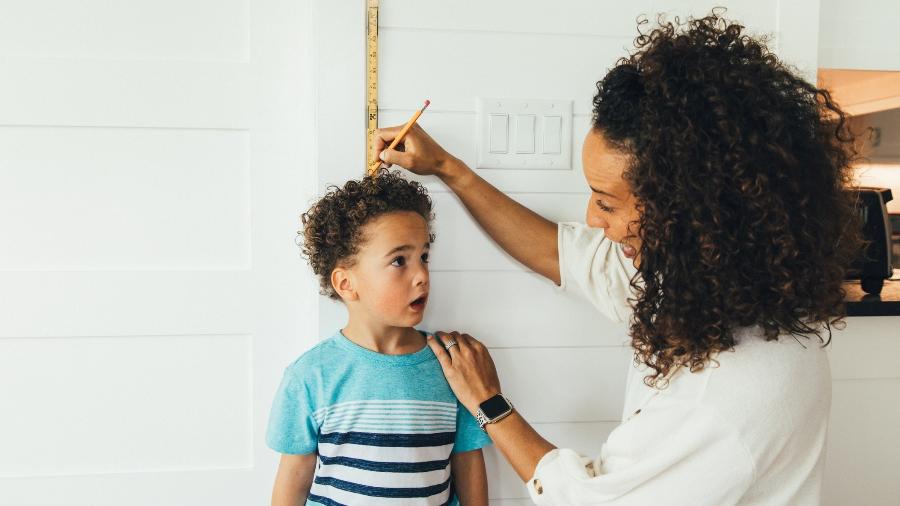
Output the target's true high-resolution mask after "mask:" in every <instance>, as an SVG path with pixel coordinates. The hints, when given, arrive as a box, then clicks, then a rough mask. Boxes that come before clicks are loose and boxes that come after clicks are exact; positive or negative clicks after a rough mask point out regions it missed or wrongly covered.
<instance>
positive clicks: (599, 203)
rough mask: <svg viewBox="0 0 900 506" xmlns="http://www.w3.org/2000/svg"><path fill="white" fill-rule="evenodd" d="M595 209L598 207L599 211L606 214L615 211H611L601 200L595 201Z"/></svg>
mask: <svg viewBox="0 0 900 506" xmlns="http://www.w3.org/2000/svg"><path fill="white" fill-rule="evenodd" d="M597 207H599V208H600V210H601V211H603V212H606V213H611V212H613V211H615V209H613V208H611V207H609V206H607V205H604V204H603V201H602V200H598V201H597Z"/></svg>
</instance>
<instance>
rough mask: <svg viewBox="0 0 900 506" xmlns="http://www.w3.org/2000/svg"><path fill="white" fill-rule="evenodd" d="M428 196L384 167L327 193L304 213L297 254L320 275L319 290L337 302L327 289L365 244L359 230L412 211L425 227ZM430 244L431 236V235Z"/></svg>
mask: <svg viewBox="0 0 900 506" xmlns="http://www.w3.org/2000/svg"><path fill="white" fill-rule="evenodd" d="M431 209H432V205H431V197H429V196H428V191H427V190H426V189H425V187H424V186H422V185H421V184H419V183H417V182H415V181H408V180H406V179H404V178H403V177H402V176H401V175H400V172H399V171H394V172H390V171H388V170H385V169H382V170H380V171H379V172H378V173H377V174H375V175H374V176H366V177H364V178H363V179H361V180H359V181H356V180H350V181H347V182H346V183H345V184H344V186H343V187H337V186H330V187H329V188H328V192H327V193H326V194H325V196H323V197H322V198H321V199H319V200H318V201H317V202H316V203H315V204H313V205H312V207H310V208H309V210H308V211H306V212H305V213H303V215H302V217H301V221H302V223H303V229H302V230H300V231H299V232H298V233H297V235H298V239H299V240H301V241H302V244H301V251H302V253H303V256H304V257H305V258H306V259H307V260H308V261H309V265H310V267H312V270H313V272H314V273H315V274H316V275H317V276H318V277H319V291H320V293H321V294H322V295H326V296H328V297H329V298H332V299H335V300H340V296H339V295H338V294H337V292H335V291H334V287H332V286H331V272H332V271H333V270H334V268H335V267H337V266H339V265H343V266H346V267H350V266H352V265H353V263H354V255H356V253H357V252H359V247H360V246H361V245H362V242H363V241H364V240H365V238H364V237H362V227H363V226H364V225H365V224H366V223H368V222H370V221H371V220H373V219H375V218H376V217H378V216H380V215H382V214H386V213H390V212H395V211H412V212H414V213H417V214H418V215H419V216H421V217H422V218H424V219H425V221H426V223H428V225H429V228H430V225H431V220H432V219H434V214H433V213H432V210H431ZM428 240H429V242H431V241H434V235H433V234H429V236H428Z"/></svg>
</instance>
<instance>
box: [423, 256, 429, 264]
mask: <svg viewBox="0 0 900 506" xmlns="http://www.w3.org/2000/svg"><path fill="white" fill-rule="evenodd" d="M422 262H423V263H426V264H427V263H428V253H424V254H422Z"/></svg>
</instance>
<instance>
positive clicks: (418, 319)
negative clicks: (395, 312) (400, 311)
mask: <svg viewBox="0 0 900 506" xmlns="http://www.w3.org/2000/svg"><path fill="white" fill-rule="evenodd" d="M424 317H425V315H424V314H422V313H419V314H417V315H412V316H408V317H404V318H397V319H396V320H395V321H393V322H391V324H392V325H393V326H394V327H415V326H416V325H418V324H420V323H422V320H423V319H424Z"/></svg>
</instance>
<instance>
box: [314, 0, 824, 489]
mask: <svg viewBox="0 0 900 506" xmlns="http://www.w3.org/2000/svg"><path fill="white" fill-rule="evenodd" d="M353 3H354V2H346V3H340V2H333V3H328V2H327V1H326V0H320V1H319V2H317V6H318V8H319V17H318V20H317V21H316V23H317V25H320V26H323V25H327V27H328V28H327V29H326V30H323V31H321V32H320V33H321V34H322V36H321V37H320V38H319V39H318V42H317V44H318V46H319V47H318V54H319V66H320V68H323V67H324V68H325V70H324V73H323V76H324V77H323V78H321V79H320V80H319V98H318V100H317V103H318V104H319V112H318V116H317V117H318V120H319V124H320V128H319V140H318V144H317V146H318V169H319V176H318V178H319V185H320V188H321V187H323V186H324V185H326V184H329V183H342V182H343V181H345V180H346V179H348V178H357V177H359V176H360V174H361V172H362V169H361V168H362V167H363V166H364V158H365V155H364V152H363V151H364V148H363V146H364V137H363V132H364V125H363V120H364V117H363V114H362V112H361V111H364V110H365V109H364V96H363V84H364V75H363V69H364V60H363V56H364V53H363V47H364V46H363V37H364V30H363V28H362V27H363V26H364V10H363V8H362V6H361V5H350V4H353ZM723 3H724V4H725V5H726V6H728V7H729V16H731V17H734V18H737V19H740V20H741V21H742V22H744V23H745V24H746V25H748V26H749V27H750V29H751V30H752V31H753V32H755V33H762V34H771V35H774V36H776V44H777V47H778V49H779V51H780V52H781V53H782V54H783V55H784V57H785V58H786V59H787V60H789V61H791V62H792V63H794V64H795V65H797V66H798V67H799V68H800V69H801V70H803V71H804V72H806V73H807V74H809V75H813V76H814V75H815V68H816V64H815V57H816V52H815V47H816V40H817V39H816V35H817V33H816V26H815V25H816V23H814V24H813V26H811V27H810V26H807V25H809V23H808V22H807V21H808V19H809V18H810V17H812V18H813V19H815V20H816V21H817V19H818V2H817V1H808V0H807V1H802V2H791V3H786V2H778V1H777V0H767V1H763V2H751V1H732V2H711V1H709V2H707V1H670V2H657V1H649V0H644V1H638V2H597V1H592V0H564V1H558V2H552V3H547V2H537V1H533V2H522V1H514V0H497V1H491V2H479V1H475V0H462V1H452V2H446V1H437V0H429V1H423V0H381V10H380V18H379V39H380V46H379V52H380V62H379V96H378V99H379V115H380V118H379V122H380V124H381V125H396V124H402V123H404V122H405V121H406V120H407V119H408V118H409V116H410V115H411V114H412V113H413V111H414V110H415V108H417V107H418V106H419V104H421V102H422V101H423V100H424V99H426V98H428V99H430V100H431V102H432V104H431V106H430V107H429V109H428V111H427V112H426V113H425V114H424V115H423V116H422V118H420V120H419V122H420V124H421V125H422V126H423V127H424V128H425V129H426V130H428V131H429V132H430V133H431V135H432V136H433V137H435V138H436V139H437V140H438V141H439V142H441V143H442V144H443V145H444V146H445V147H446V148H447V149H448V150H449V151H451V152H452V153H454V154H455V155H456V156H458V157H460V158H462V159H463V160H464V161H465V162H467V163H468V164H469V165H470V166H472V167H475V141H476V139H475V132H476V117H475V104H476V98H477V97H479V96H490V97H501V98H507V97H508V98H558V99H569V100H573V101H574V121H573V128H574V135H573V145H572V150H573V161H574V167H573V170H571V171H540V170H480V171H479V172H480V173H481V175H482V176H483V177H485V178H486V179H487V180H489V181H490V182H492V183H493V184H495V185H496V186H498V187H499V188H500V189H501V190H503V191H505V192H507V193H509V194H510V195H511V196H512V197H513V198H515V199H517V200H518V201H520V202H522V203H523V204H525V205H527V206H528V207H530V208H532V209H534V210H536V211H537V212H539V213H541V214H542V215H544V216H547V217H548V218H550V219H553V220H557V221H563V220H574V221H579V220H582V219H583V216H584V210H585V206H586V204H587V200H588V193H587V192H586V187H585V185H584V182H583V179H582V175H581V160H580V153H581V142H582V139H583V136H584V134H585V133H586V132H587V130H588V127H589V124H590V109H591V97H592V95H593V93H594V91H595V86H594V83H595V82H596V81H597V80H598V79H599V78H601V77H602V76H603V75H604V74H605V72H606V71H607V69H608V68H609V67H611V66H612V65H613V64H614V63H615V61H616V59H617V58H619V57H621V56H623V55H625V54H626V53H627V50H628V48H630V47H632V40H633V38H634V36H635V34H636V24H635V20H636V18H637V17H638V15H640V14H650V15H651V16H655V13H657V12H661V11H666V12H669V13H674V14H681V15H684V14H686V13H692V14H698V15H702V14H705V13H706V12H708V10H709V9H710V8H712V7H714V6H716V5H721V4H723ZM782 4H785V5H782ZM788 4H789V5H788ZM338 20H340V26H338ZM325 73H327V75H325ZM326 108H327V111H326ZM348 138H349V140H348ZM348 142H349V145H350V146H358V151H356V150H354V149H347V147H348ZM476 170H477V169H476ZM421 180H422V181H424V182H425V183H426V185H427V186H428V188H429V189H430V191H431V192H432V197H433V199H434V201H435V206H436V215H437V218H436V233H437V242H436V244H435V247H434V250H433V253H432V255H433V261H432V264H431V267H432V284H433V288H432V299H431V303H430V304H429V309H428V314H427V316H426V319H425V322H424V324H423V326H424V327H426V328H429V329H433V330H447V329H459V330H463V331H466V332H469V333H471V334H472V335H475V336H477V337H479V338H480V339H482V340H483V341H485V342H486V343H487V344H488V345H489V346H490V347H491V349H492V353H493V355H494V357H495V360H496V362H497V366H498V369H499V372H500V376H501V380H502V381H503V385H504V390H505V391H506V392H508V393H509V395H510V396H511V398H512V399H513V400H514V401H515V402H516V404H517V406H518V407H519V408H520V410H521V411H522V413H523V414H524V415H525V416H526V417H527V418H528V419H529V420H530V421H532V422H534V423H535V426H536V427H537V428H538V430H539V431H541V433H543V434H545V435H546V436H547V437H548V438H549V439H550V440H551V441H554V442H555V443H557V444H559V445H563V446H569V447H573V448H576V449H578V450H579V451H581V452H584V453H586V454H591V453H596V452H598V451H599V449H600V445H601V444H602V443H603V441H604V440H605V438H606V436H607V434H608V433H609V431H610V430H612V428H613V427H614V426H615V425H616V423H617V421H618V420H619V417H620V415H621V408H622V395H623V389H624V374H625V368H626V366H627V364H628V363H629V361H630V351H629V349H628V348H627V347H626V346H624V343H626V341H627V336H626V333H625V326H624V325H619V324H615V323H612V322H610V321H608V320H605V319H604V318H603V317H601V316H599V315H598V314H597V313H596V312H595V311H594V310H593V309H592V308H591V307H589V306H588V305H587V304H586V303H584V302H583V301H581V300H579V299H577V298H575V297H573V296H570V295H566V294H562V293H560V292H558V291H556V290H554V288H553V286H552V284H551V283H550V282H547V281H545V280H543V279H541V278H539V277H538V276H537V275H535V274H533V273H530V272H527V271H526V270H525V269H523V268H522V266H520V265H518V264H517V263H515V262H514V261H513V260H511V259H510V258H509V257H508V256H507V255H505V254H504V253H503V252H502V251H500V250H499V249H498V248H497V247H496V246H495V245H494V244H493V243H492V242H491V241H490V239H489V238H488V237H487V236H486V235H485V234H484V233H483V232H482V231H481V230H480V229H479V228H478V226H477V225H476V224H475V223H474V222H473V221H472V220H471V218H470V217H469V216H468V215H467V213H466V212H465V210H464V209H463V208H462V207H461V205H460V203H459V202H458V200H457V199H456V198H455V197H454V196H453V195H452V194H450V193H447V190H446V188H445V187H443V185H442V184H441V183H440V182H439V181H436V180H434V179H433V178H421ZM319 316H320V321H319V324H320V334H321V335H323V336H324V335H328V334H329V333H330V332H332V331H333V329H334V328H336V327H337V326H339V325H341V324H343V322H344V321H345V320H344V319H345V313H344V311H343V308H342V307H341V306H340V305H337V304H331V303H328V302H324V303H323V304H322V305H321V306H320V312H319ZM588 377H590V378H591V379H592V382H593V383H594V384H600V385H602V387H600V388H598V387H596V386H589V385H588V384H587V381H586V378H588ZM487 459H488V467H489V473H490V475H491V476H490V478H491V482H490V486H491V498H492V503H493V504H497V505H513V504H524V503H525V502H527V501H524V500H525V498H526V497H527V495H526V491H525V489H524V487H522V485H521V482H520V481H519V479H518V478H517V477H516V476H515V474H514V473H513V472H512V471H511V469H510V468H509V466H508V465H507V464H506V462H505V461H504V460H503V459H502V458H501V457H500V456H499V455H498V454H496V452H494V450H492V449H491V450H489V451H488V453H487Z"/></svg>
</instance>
